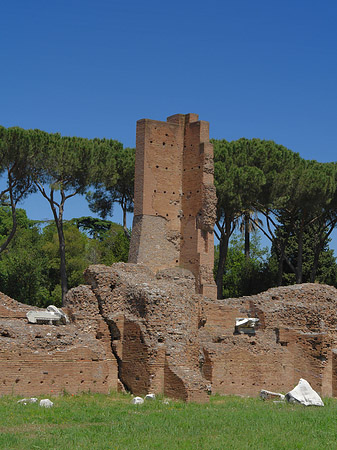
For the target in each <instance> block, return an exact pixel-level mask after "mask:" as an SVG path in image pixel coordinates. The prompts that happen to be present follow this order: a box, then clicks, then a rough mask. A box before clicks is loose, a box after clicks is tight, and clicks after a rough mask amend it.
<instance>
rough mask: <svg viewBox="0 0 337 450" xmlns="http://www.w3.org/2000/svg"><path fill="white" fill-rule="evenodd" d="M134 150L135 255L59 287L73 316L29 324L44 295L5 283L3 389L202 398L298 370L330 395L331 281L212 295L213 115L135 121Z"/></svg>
mask: <svg viewBox="0 0 337 450" xmlns="http://www.w3.org/2000/svg"><path fill="white" fill-rule="evenodd" d="M163 147H165V149H164V148H163ZM136 158H137V163H136V164H137V165H136V199H135V201H136V203H135V220H134V230H133V238H132V239H133V241H132V246H131V254H130V261H134V262H137V264H135V263H128V264H125V263H118V264H113V265H112V266H111V267H107V266H103V265H95V266H90V267H89V268H88V269H87V270H86V271H85V278H86V282H87V285H85V286H78V287H76V288H74V289H72V290H70V291H69V293H68V294H67V298H66V302H65V307H64V311H65V312H66V313H67V314H68V317H69V318H70V323H69V324H67V325H60V326H53V325H32V324H29V323H28V321H27V319H26V313H27V311H29V310H32V309H35V310H37V309H38V308H33V307H31V306H28V305H23V304H20V303H18V302H16V301H15V300H13V299H10V298H9V297H7V296H5V295H4V294H1V293H0V395H4V394H18V395H24V396H38V395H47V394H50V395H53V394H59V393H62V392H63V391H64V390H66V391H67V392H69V393H77V392H81V391H89V390H90V391H92V392H103V393H108V392H109V391H110V390H117V389H122V388H126V389H128V390H130V391H131V392H132V393H134V394H136V395H142V394H146V393H149V392H154V393H162V394H164V395H167V396H170V397H173V398H179V399H183V400H185V401H198V402H207V401H208V399H209V395H208V394H209V393H210V392H212V393H219V394H238V395H252V396H256V395H258V393H259V391H260V390H261V389H268V390H272V391H281V392H283V393H286V392H287V391H289V390H291V389H292V388H293V387H294V385H295V384H297V382H298V380H299V378H305V379H306V380H307V381H309V383H310V384H311V385H312V386H313V388H314V389H315V390H317V391H318V392H319V393H320V394H321V395H324V396H337V312H336V311H337V290H336V289H335V288H334V287H331V286H325V285H319V284H302V285H295V286H287V287H279V288H273V289H269V290H268V291H266V292H264V293H261V294H258V295H254V296H250V297H242V298H238V299H225V300H216V299H215V298H214V294H215V291H214V284H213V282H212V280H211V268H212V267H213V236H212V227H213V221H214V207H215V203H214V187H213V164H212V149H211V147H210V146H209V143H208V124H207V123H206V122H200V121H198V117H197V116H196V115H192V114H190V115H187V116H184V115H176V116H172V117H170V118H169V119H168V121H167V122H157V121H149V120H142V121H140V122H138V126H137V156H136ZM156 166H158V167H156ZM199 166H200V167H199ZM184 169H186V170H184ZM137 183H138V184H137ZM198 191H199V192H198ZM166 214H168V215H166ZM202 294H204V295H202ZM239 317H255V318H258V319H259V324H258V326H257V328H256V331H255V333H253V334H249V335H248V334H238V333H237V330H235V319H236V318H239Z"/></svg>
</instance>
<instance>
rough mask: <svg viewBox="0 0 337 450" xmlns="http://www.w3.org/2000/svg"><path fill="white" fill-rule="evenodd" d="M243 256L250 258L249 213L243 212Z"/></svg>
mask: <svg viewBox="0 0 337 450" xmlns="http://www.w3.org/2000/svg"><path fill="white" fill-rule="evenodd" d="M244 221H245V256H246V260H249V259H250V232H249V213H247V214H245V218H244Z"/></svg>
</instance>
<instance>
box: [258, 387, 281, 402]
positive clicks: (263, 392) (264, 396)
mask: <svg viewBox="0 0 337 450" xmlns="http://www.w3.org/2000/svg"><path fill="white" fill-rule="evenodd" d="M260 397H261V398H262V400H271V399H273V398H279V399H280V400H284V399H285V396H284V395H283V394H279V393H278V392H272V391H266V390H265V389H262V390H261V391H260Z"/></svg>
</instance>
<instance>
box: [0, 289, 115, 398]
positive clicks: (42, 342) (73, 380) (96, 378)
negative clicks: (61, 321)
mask: <svg viewBox="0 0 337 450" xmlns="http://www.w3.org/2000/svg"><path fill="white" fill-rule="evenodd" d="M77 289H78V288H77ZM77 293H78V294H79V293H81V295H82V297H81V298H80V299H79V303H84V304H85V303H88V306H89V303H90V300H92V299H93V298H92V293H91V295H90V291H89V290H87V289H86V287H82V288H79V290H77ZM94 300H95V298H94ZM96 304H97V303H96ZM94 305H95V303H93V304H92V303H91V305H90V306H89V307H88V312H89V314H86V315H84V314H83V316H84V317H83V316H82V315H81V314H80V312H79V311H78V312H77V313H76V314H77V324H74V323H71V324H68V325H59V326H54V325H33V324H29V323H28V321H27V319H26V313H27V312H28V311H30V310H32V309H34V310H38V308H34V307H31V306H28V305H23V304H20V303H19V302H16V301H15V300H12V299H10V298H9V297H7V296H6V295H4V294H1V293H0V395H5V394H14V395H23V396H37V395H42V394H49V395H55V394H59V393H63V392H64V391H66V392H69V393H73V394H75V393H77V392H83V391H89V390H90V391H91V392H102V393H109V391H110V390H116V389H117V363H116V359H115V357H114V355H113V354H112V352H111V348H110V334H109V331H108V330H107V328H106V327H105V324H104V321H103V320H102V318H100V316H99V314H96V316H95V311H94ZM90 313H91V314H90ZM82 317H83V323H81V322H82Z"/></svg>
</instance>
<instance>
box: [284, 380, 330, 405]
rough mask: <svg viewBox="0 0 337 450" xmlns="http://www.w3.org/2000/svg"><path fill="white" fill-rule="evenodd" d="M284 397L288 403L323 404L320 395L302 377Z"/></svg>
mask: <svg viewBox="0 0 337 450" xmlns="http://www.w3.org/2000/svg"><path fill="white" fill-rule="evenodd" d="M285 397H286V399H287V400H288V402H290V403H294V402H296V403H301V405H304V406H324V403H323V401H322V399H321V397H320V396H319V395H318V394H317V392H316V391H314V390H313V388H312V387H311V386H310V384H309V383H308V382H307V380H304V378H300V381H299V382H298V385H297V386H296V387H294V389H293V390H292V391H290V392H288V394H286V396H285Z"/></svg>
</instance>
